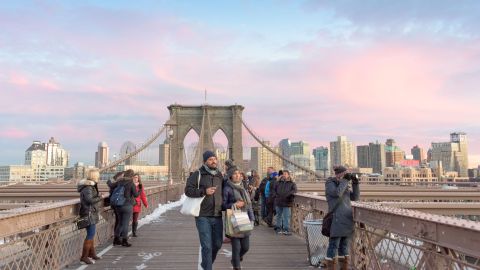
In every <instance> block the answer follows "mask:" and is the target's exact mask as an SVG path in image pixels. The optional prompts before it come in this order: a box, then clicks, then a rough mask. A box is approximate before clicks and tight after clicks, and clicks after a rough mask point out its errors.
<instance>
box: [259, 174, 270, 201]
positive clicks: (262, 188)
mask: <svg viewBox="0 0 480 270" xmlns="http://www.w3.org/2000/svg"><path fill="white" fill-rule="evenodd" d="M268 180H269V178H268V177H265V178H263V179H262V182H260V186H258V190H259V193H258V194H259V195H260V196H262V198H265V187H266V186H267V182H268ZM257 201H258V200H257Z"/></svg>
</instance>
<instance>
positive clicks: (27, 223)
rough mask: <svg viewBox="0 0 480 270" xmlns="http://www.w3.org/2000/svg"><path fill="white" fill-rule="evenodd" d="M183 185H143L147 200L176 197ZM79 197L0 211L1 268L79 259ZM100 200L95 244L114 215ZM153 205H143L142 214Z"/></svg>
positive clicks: (105, 237)
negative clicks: (12, 210)
mask: <svg viewBox="0 0 480 270" xmlns="http://www.w3.org/2000/svg"><path fill="white" fill-rule="evenodd" d="M183 187H184V186H183V185H182V184H176V185H170V186H154V187H148V188H146V189H145V193H146V195H147V199H148V203H149V205H151V206H157V205H159V204H160V203H162V204H163V203H166V202H168V201H175V200H178V199H180V196H181V194H183ZM79 202H80V201H79V199H75V200H68V201H63V202H58V203H52V204H49V205H48V206H39V207H29V208H22V209H18V210H17V211H16V212H15V211H14V212H9V213H8V214H6V215H0V269H5V270H7V269H8V270H9V269H12V270H13V269H15V270H17V269H45V270H47V269H48V270H51V269H61V268H63V267H65V266H67V265H68V264H70V263H72V262H74V261H77V260H79V258H80V254H81V248H82V244H83V240H84V239H85V235H86V232H85V230H78V229H77V228H76V224H75V220H76V218H77V215H78V210H79V207H80V206H79ZM100 204H101V209H102V211H101V213H100V214H101V215H100V221H99V223H97V231H96V235H95V244H96V245H101V244H105V243H107V242H108V241H110V240H111V238H112V237H113V226H114V223H115V217H114V214H113V210H111V208H110V207H104V205H103V202H100ZM155 209H156V207H149V208H144V209H142V212H141V217H143V216H145V215H148V214H150V213H152V212H153V211H154V210H155Z"/></svg>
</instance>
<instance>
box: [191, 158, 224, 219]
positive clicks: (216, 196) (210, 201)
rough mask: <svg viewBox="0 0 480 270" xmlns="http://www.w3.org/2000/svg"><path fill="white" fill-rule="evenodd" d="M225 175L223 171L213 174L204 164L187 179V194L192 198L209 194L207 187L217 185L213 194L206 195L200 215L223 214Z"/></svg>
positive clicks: (217, 215)
mask: <svg viewBox="0 0 480 270" xmlns="http://www.w3.org/2000/svg"><path fill="white" fill-rule="evenodd" d="M199 172H200V186H199V187H198V173H199ZM223 183H224V181H223V176H222V173H221V172H218V173H217V174H216V175H212V174H210V173H209V172H207V170H206V169H205V168H204V167H203V166H202V167H200V169H199V170H198V171H196V172H194V173H192V175H190V177H188V179H187V184H186V185H185V195H186V196H188V197H190V198H199V197H203V196H205V195H207V188H209V187H217V189H216V191H215V193H213V195H207V196H205V199H203V201H202V204H201V206H200V214H199V216H200V217H221V216H222V202H223V198H222V192H223Z"/></svg>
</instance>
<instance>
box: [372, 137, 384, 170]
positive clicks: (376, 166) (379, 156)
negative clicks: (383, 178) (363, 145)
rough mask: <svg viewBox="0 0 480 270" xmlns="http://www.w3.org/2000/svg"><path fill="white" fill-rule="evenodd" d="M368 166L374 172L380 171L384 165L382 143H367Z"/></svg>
mask: <svg viewBox="0 0 480 270" xmlns="http://www.w3.org/2000/svg"><path fill="white" fill-rule="evenodd" d="M368 146H369V157H370V166H371V168H372V169H373V172H374V173H380V174H381V173H382V171H383V169H384V168H385V165H386V153H385V145H384V144H383V143H378V142H376V143H369V144H368Z"/></svg>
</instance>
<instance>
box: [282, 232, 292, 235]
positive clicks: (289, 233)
mask: <svg viewBox="0 0 480 270" xmlns="http://www.w3.org/2000/svg"><path fill="white" fill-rule="evenodd" d="M283 234H284V235H292V233H291V232H283Z"/></svg>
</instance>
